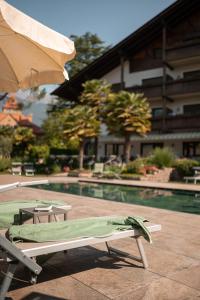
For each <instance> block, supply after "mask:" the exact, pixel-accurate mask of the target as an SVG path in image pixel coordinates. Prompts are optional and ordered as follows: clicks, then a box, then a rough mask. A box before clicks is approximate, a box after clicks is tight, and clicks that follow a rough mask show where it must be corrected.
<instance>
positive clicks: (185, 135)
mask: <svg viewBox="0 0 200 300" xmlns="http://www.w3.org/2000/svg"><path fill="white" fill-rule="evenodd" d="M99 139H100V141H101V142H105V143H106V142H108V141H109V142H110V141H111V140H112V142H116V143H117V142H118V143H120V142H123V140H124V139H123V138H122V137H116V136H112V137H111V136H110V135H109V136H101V137H100V138H99ZM194 139H200V132H177V133H164V134H159V133H150V134H147V135H146V136H144V137H142V136H140V135H136V134H133V135H131V141H132V142H144V143H145V142H151V141H152V142H157V141H159V142H161V141H167V140H191V141H192V140H194Z"/></svg>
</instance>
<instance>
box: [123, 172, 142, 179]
mask: <svg viewBox="0 0 200 300" xmlns="http://www.w3.org/2000/svg"><path fill="white" fill-rule="evenodd" d="M120 178H121V179H126V180H140V175H138V174H128V173H126V174H121V175H120Z"/></svg>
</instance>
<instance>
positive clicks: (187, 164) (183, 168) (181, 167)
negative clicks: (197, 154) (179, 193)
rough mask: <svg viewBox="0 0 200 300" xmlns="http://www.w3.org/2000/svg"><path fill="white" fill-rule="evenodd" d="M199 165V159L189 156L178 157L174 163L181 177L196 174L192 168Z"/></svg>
mask: <svg viewBox="0 0 200 300" xmlns="http://www.w3.org/2000/svg"><path fill="white" fill-rule="evenodd" d="M197 166H199V162H198V161H196V160H193V159H188V158H181V159H177V160H176V161H175V162H174V165H173V167H174V168H175V169H176V171H177V172H178V174H179V176H180V177H184V176H192V175H193V174H194V171H193V169H192V168H193V167H197Z"/></svg>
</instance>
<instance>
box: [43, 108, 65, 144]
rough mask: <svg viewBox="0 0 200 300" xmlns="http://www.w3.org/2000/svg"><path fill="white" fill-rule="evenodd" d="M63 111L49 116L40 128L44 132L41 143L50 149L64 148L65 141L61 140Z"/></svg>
mask: <svg viewBox="0 0 200 300" xmlns="http://www.w3.org/2000/svg"><path fill="white" fill-rule="evenodd" d="M64 120H65V112H64V111H55V112H52V113H50V114H49V116H48V118H47V119H46V120H45V121H44V123H43V125H42V128H43V131H44V135H43V142H44V143H46V144H47V145H48V146H49V147H50V148H65V147H66V140H65V139H64V138H63V130H64Z"/></svg>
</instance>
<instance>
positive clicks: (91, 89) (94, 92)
mask: <svg viewBox="0 0 200 300" xmlns="http://www.w3.org/2000/svg"><path fill="white" fill-rule="evenodd" d="M110 93H111V84H109V83H108V82H107V81H106V80H98V79H92V80H88V81H86V82H85V83H83V92H82V94H81V95H80V103H82V104H84V105H88V106H91V107H94V108H96V109H97V112H100V108H101V106H102V105H103V102H104V101H105V100H106V99H107V98H108V96H109V94H110ZM98 117H99V118H100V116H98Z"/></svg>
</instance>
